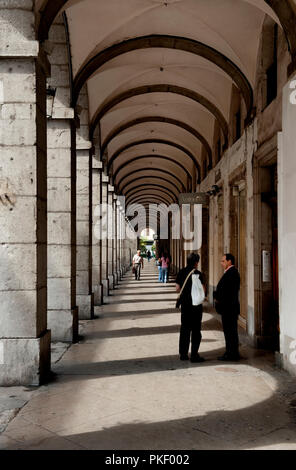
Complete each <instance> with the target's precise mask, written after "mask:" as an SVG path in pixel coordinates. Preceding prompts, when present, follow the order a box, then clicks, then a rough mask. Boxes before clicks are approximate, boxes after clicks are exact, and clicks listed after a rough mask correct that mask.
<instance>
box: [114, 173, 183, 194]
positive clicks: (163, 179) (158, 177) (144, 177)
mask: <svg viewBox="0 0 296 470" xmlns="http://www.w3.org/2000/svg"><path fill="white" fill-rule="evenodd" d="M142 179H151V180H152V179H153V180H155V179H156V180H161V181H164V182H166V183H169V184H171V185H172V186H173V187H174V188H175V189H176V190H177V191H179V192H180V189H179V188H178V186H177V185H176V184H175V183H172V181H170V180H169V179H167V178H164V177H163V176H149V175H148V176H140V177H137V180H136V182H138V181H139V180H142ZM130 184H133V181H128V182H127V183H126V184H125V185H124V186H123V187H122V188H121V192H124V190H125V189H126V187H127V186H128V185H130ZM131 189H132V188H131Z"/></svg>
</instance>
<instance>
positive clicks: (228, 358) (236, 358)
mask: <svg viewBox="0 0 296 470" xmlns="http://www.w3.org/2000/svg"><path fill="white" fill-rule="evenodd" d="M217 359H218V361H239V360H240V356H239V355H237V356H229V355H228V354H223V356H219V357H218V358H217Z"/></svg>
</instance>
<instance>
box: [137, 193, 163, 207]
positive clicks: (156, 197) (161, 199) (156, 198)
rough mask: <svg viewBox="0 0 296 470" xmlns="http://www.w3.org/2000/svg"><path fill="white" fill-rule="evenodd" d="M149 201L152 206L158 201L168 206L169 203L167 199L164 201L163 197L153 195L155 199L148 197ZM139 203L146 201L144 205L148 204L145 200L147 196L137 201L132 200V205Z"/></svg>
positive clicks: (140, 197)
mask: <svg viewBox="0 0 296 470" xmlns="http://www.w3.org/2000/svg"><path fill="white" fill-rule="evenodd" d="M149 200H150V201H153V204H155V203H156V202H157V203H159V201H161V202H163V203H164V204H168V205H170V202H169V201H168V200H167V199H165V198H164V197H163V196H159V195H158V196H156V195H155V197H153V196H149ZM141 201H143V202H145V201H147V202H145V204H146V203H147V204H149V201H148V199H147V196H139V198H138V199H135V200H134V203H135V204H137V203H139V204H140V202H141ZM143 205H144V204H143Z"/></svg>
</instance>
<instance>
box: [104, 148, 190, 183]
mask: <svg viewBox="0 0 296 470" xmlns="http://www.w3.org/2000/svg"><path fill="white" fill-rule="evenodd" d="M143 160H148V161H149V160H150V161H152V162H155V161H158V160H161V161H167V162H169V163H173V164H174V165H176V166H177V167H178V168H180V169H181V170H183V172H184V173H185V175H186V176H187V178H191V174H190V173H189V171H188V170H187V168H186V167H185V166H184V165H183V164H182V163H180V162H179V161H178V160H175V159H174V158H172V157H169V156H166V155H160V154H151V155H140V156H137V157H134V158H133V160H132V163H133V164H134V163H136V162H139V161H142V162H143ZM130 163H131V161H129V160H127V161H125V162H123V163H122V164H121V165H119V166H118V167H117V168H116V170H115V171H114V173H113V178H114V179H116V177H117V175H118V174H119V173H120V171H122V170H123V169H124V168H125V167H126V166H127V165H129V164H130ZM151 164H153V163H151ZM146 165H147V163H146ZM179 171H180V170H179Z"/></svg>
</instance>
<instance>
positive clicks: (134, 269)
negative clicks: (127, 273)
mask: <svg viewBox="0 0 296 470" xmlns="http://www.w3.org/2000/svg"><path fill="white" fill-rule="evenodd" d="M135 272H136V268H135V266H133V268H132V273H133V274H135Z"/></svg>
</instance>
